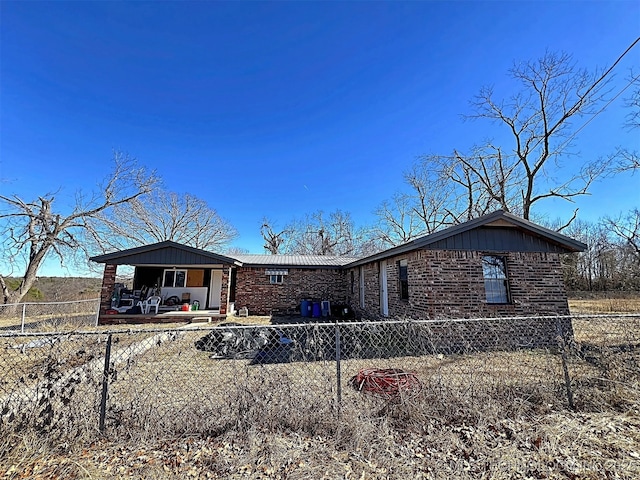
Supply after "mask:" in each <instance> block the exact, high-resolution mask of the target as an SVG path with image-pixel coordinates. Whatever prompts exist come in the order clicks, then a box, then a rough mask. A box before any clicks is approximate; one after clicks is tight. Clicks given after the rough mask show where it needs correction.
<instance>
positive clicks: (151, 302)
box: [142, 295, 162, 315]
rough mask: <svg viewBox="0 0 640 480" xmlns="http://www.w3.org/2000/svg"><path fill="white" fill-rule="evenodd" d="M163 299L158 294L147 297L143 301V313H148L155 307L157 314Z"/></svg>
mask: <svg viewBox="0 0 640 480" xmlns="http://www.w3.org/2000/svg"><path fill="white" fill-rule="evenodd" d="M161 301H162V297H159V296H158V295H154V296H151V297H149V298H147V299H146V300H145V301H144V302H142V313H144V314H148V313H149V312H151V309H152V308H155V310H156V315H157V314H158V307H159V306H160V302H161Z"/></svg>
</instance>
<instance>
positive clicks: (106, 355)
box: [98, 334, 111, 432]
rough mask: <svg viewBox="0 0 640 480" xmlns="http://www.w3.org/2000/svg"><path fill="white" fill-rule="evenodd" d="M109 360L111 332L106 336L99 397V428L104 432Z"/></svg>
mask: <svg viewBox="0 0 640 480" xmlns="http://www.w3.org/2000/svg"><path fill="white" fill-rule="evenodd" d="M110 362H111V334H109V336H108V337H107V348H106V350H105V352H104V371H103V373H102V396H101V397H100V425H99V427H98V428H99V430H100V431H101V432H104V420H105V415H106V412H107V388H108V385H109V363H110Z"/></svg>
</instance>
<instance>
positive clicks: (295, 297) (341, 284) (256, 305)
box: [235, 267, 347, 315]
mask: <svg viewBox="0 0 640 480" xmlns="http://www.w3.org/2000/svg"><path fill="white" fill-rule="evenodd" d="M285 269H286V270H288V272H289V274H288V275H285V277H284V282H283V283H282V284H280V285H272V284H270V283H269V276H268V275H266V270H285ZM346 292H347V285H346V276H345V272H344V271H342V270H338V269H328V268H315V269H314V268H307V269H303V268H285V267H282V268H280V267H279V268H275V267H270V268H268V269H266V268H260V267H238V270H237V277H236V297H235V308H236V310H238V309H240V308H242V307H246V308H247V309H248V310H249V314H250V315H270V314H288V313H291V314H293V313H299V312H300V302H301V301H302V300H312V301H321V300H329V301H330V302H332V303H345V302H346Z"/></svg>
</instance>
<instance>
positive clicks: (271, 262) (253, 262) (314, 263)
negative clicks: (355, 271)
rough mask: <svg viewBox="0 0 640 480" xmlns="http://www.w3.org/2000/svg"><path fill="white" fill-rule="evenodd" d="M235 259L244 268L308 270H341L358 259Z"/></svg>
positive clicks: (317, 256) (237, 255) (320, 257)
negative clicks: (279, 267)
mask: <svg viewBox="0 0 640 480" xmlns="http://www.w3.org/2000/svg"><path fill="white" fill-rule="evenodd" d="M234 257H235V258H236V259H237V260H238V261H240V262H241V263H242V266H244V267H272V266H282V267H284V266H287V267H306V268H321V267H325V268H340V267H342V266H343V265H346V264H347V263H351V262H353V261H355V260H357V259H358V257H340V256H333V255H254V254H235V255H234Z"/></svg>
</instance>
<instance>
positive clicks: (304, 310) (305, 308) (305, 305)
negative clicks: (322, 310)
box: [300, 300, 310, 317]
mask: <svg viewBox="0 0 640 480" xmlns="http://www.w3.org/2000/svg"><path fill="white" fill-rule="evenodd" d="M309 303H310V302H309V300H302V303H301V304H300V315H302V316H303V317H308V316H309Z"/></svg>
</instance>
